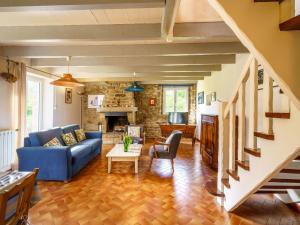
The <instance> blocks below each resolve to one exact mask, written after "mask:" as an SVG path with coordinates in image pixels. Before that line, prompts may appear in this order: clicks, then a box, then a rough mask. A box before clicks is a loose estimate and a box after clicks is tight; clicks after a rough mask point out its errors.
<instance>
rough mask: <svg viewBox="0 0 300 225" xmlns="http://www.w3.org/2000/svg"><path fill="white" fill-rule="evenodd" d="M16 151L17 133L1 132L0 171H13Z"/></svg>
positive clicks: (10, 131) (11, 131)
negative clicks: (12, 166)
mask: <svg viewBox="0 0 300 225" xmlns="http://www.w3.org/2000/svg"><path fill="white" fill-rule="evenodd" d="M15 151H16V131H15V130H7V131H0V171H6V170H9V169H11V164H12V163H13V161H14V155H15Z"/></svg>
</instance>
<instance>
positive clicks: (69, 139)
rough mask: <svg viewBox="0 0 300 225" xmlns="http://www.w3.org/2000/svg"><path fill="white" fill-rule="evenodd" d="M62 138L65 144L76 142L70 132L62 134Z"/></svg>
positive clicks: (69, 144)
mask: <svg viewBox="0 0 300 225" xmlns="http://www.w3.org/2000/svg"><path fill="white" fill-rule="evenodd" d="M62 139H63V140H64V142H65V144H66V145H67V146H71V145H75V144H77V141H76V139H75V137H74V136H73V134H72V133H67V134H62Z"/></svg>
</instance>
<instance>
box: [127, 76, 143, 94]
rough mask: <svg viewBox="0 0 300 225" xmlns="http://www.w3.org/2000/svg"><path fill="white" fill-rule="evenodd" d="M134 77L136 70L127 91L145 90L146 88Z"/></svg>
mask: <svg viewBox="0 0 300 225" xmlns="http://www.w3.org/2000/svg"><path fill="white" fill-rule="evenodd" d="M134 78H135V72H134V73H133V82H132V84H131V85H130V86H129V87H128V88H126V89H125V91H128V92H143V91H144V90H145V89H144V88H143V87H142V86H140V85H139V84H138V82H137V81H134Z"/></svg>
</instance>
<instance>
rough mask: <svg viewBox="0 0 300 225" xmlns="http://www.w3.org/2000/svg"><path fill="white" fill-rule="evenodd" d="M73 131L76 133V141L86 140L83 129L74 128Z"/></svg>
mask: <svg viewBox="0 0 300 225" xmlns="http://www.w3.org/2000/svg"><path fill="white" fill-rule="evenodd" d="M74 132H75V134H76V139H77V141H78V142H81V141H84V140H86V136H85V133H84V131H83V129H79V130H75V131H74Z"/></svg>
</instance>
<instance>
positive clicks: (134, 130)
mask: <svg viewBox="0 0 300 225" xmlns="http://www.w3.org/2000/svg"><path fill="white" fill-rule="evenodd" d="M128 136H130V137H140V136H141V128H140V127H137V126H136V127H135V126H128Z"/></svg>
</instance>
